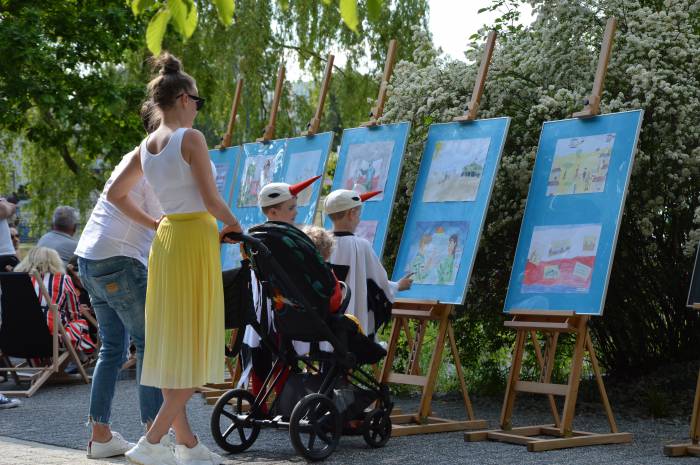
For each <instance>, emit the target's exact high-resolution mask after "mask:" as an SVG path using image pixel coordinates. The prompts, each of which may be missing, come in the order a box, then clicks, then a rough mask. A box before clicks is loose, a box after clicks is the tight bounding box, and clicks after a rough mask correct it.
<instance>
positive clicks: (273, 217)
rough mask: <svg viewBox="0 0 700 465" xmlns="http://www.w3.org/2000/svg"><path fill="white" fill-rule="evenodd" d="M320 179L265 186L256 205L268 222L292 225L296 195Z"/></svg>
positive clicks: (295, 210)
mask: <svg viewBox="0 0 700 465" xmlns="http://www.w3.org/2000/svg"><path fill="white" fill-rule="evenodd" d="M320 177H321V176H314V177H313V178H309V179H307V180H305V181H301V182H298V183H296V184H287V183H286V182H271V183H269V184H266V185H265V186H263V188H262V189H260V194H258V205H259V206H260V208H261V209H262V212H263V214H264V215H265V216H266V217H267V219H268V220H270V221H282V222H284V223H290V224H293V223H294V219H295V218H296V216H297V194H299V192H301V191H303V190H304V189H306V188H307V187H309V186H310V185H311V184H313V183H314V182H315V181H316V180H318V179H319V178H320Z"/></svg>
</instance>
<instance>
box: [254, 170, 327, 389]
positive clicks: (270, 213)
mask: <svg viewBox="0 0 700 465" xmlns="http://www.w3.org/2000/svg"><path fill="white" fill-rule="evenodd" d="M320 177H321V176H314V177H313V178H309V179H307V180H305V181H301V182H299V183H296V184H287V183H285V182H272V183H269V184H266V185H265V186H263V188H262V189H261V190H260V193H259V194H258V205H259V206H260V209H261V210H262V212H263V214H264V215H265V217H266V218H267V222H266V224H267V223H285V225H286V227H287V228H292V229H294V230H296V227H295V226H294V220H295V218H296V216H297V195H298V194H299V193H300V192H301V191H303V190H304V189H306V188H307V187H309V186H310V185H311V184H313V183H314V182H315V181H317V180H318V179H319V178H320ZM254 228H255V227H254ZM254 228H251V229H254ZM299 233H301V231H299ZM283 258H284V257H278V260H282V259H283ZM251 284H252V286H251V290H252V293H253V302H256V309H255V311H256V314H257V318H258V321H259V322H261V323H262V322H267V324H266V325H265V324H263V328H262V329H263V330H265V331H268V335H269V336H270V337H271V338H272V340H276V339H277V336H276V331H275V328H274V327H273V324H272V321H273V319H274V316H273V310H272V309H273V305H272V303H271V301H270V299H269V298H268V300H267V304H266V305H265V306H263V305H262V304H261V302H260V299H259V292H260V290H259V288H258V281H257V278H256V276H255V274H254V273H252V272H251ZM338 293H340V289H338ZM336 300H340V299H339V298H338V299H336ZM263 309H267V312H266V314H265V315H263V314H262V312H263ZM292 343H293V345H294V348H295V349H296V350H297V352H298V353H299V354H301V355H303V354H304V353H306V352H308V343H301V342H298V341H292ZM243 345H245V346H247V348H248V350H249V351H250V353H251V362H252V363H249V362H246V363H245V364H244V365H245V366H244V374H243V375H242V379H243V380H244V381H243V382H244V383H245V380H246V379H247V377H248V376H250V378H251V381H252V383H251V384H252V391H253V393H254V394H257V393H258V392H260V390H261V389H262V387H263V384H264V379H265V376H266V374H267V373H268V372H269V370H270V368H271V367H272V360H273V357H272V353H271V352H270V351H269V349H267V347H265V345H264V344H261V338H260V335H259V334H258V333H257V332H256V331H255V330H254V329H253V327H252V326H250V325H248V326H246V328H245V333H244V334H243ZM287 375H288V372H285V373H284V374H283V377H282V379H281V382H279V383H278V384H277V386H276V387H275V392H276V393H277V394H278V395H279V394H280V392H281V390H282V388H283V387H284V383H285V382H286V379H287Z"/></svg>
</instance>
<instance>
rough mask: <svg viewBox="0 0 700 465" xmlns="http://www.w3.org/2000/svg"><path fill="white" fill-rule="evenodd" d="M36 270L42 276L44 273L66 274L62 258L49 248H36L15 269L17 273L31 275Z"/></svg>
mask: <svg viewBox="0 0 700 465" xmlns="http://www.w3.org/2000/svg"><path fill="white" fill-rule="evenodd" d="M34 270H36V271H37V272H38V273H40V274H44V273H65V272H66V268H65V266H63V262H62V261H61V257H59V255H58V252H56V251H55V250H53V249H49V248H48V247H34V248H32V249H31V250H30V251H29V253H27V256H26V257H24V259H23V260H22V261H21V262H19V265H17V266H16V267H15V269H14V271H17V272H25V273H29V272H32V271H34Z"/></svg>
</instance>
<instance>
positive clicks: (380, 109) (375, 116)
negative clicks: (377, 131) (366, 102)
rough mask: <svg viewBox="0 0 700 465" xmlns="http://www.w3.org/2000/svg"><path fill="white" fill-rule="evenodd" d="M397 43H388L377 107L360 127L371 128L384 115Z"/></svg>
mask: <svg viewBox="0 0 700 465" xmlns="http://www.w3.org/2000/svg"><path fill="white" fill-rule="evenodd" d="M397 46H398V43H397V42H396V39H391V42H389V51H388V52H387V55H386V63H385V64H384V75H383V76H382V82H381V84H380V85H379V95H378V96H377V105H376V106H375V107H374V108H372V111H371V112H370V114H369V118H370V119H369V121H367V122H364V123H362V124H361V125H360V126H362V127H371V126H376V125H377V124H378V121H379V118H381V117H382V115H383V114H384V104H385V103H386V92H387V90H388V88H389V80H390V79H391V74H392V73H393V72H394V62H395V61H396V47H397Z"/></svg>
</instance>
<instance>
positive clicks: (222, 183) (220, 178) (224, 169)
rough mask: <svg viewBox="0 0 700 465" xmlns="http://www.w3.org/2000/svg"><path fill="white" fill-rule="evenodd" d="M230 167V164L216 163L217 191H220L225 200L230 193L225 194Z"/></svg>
mask: <svg viewBox="0 0 700 465" xmlns="http://www.w3.org/2000/svg"><path fill="white" fill-rule="evenodd" d="M230 166H231V164H230V163H214V167H215V168H216V179H215V182H216V190H218V191H219V194H221V197H223V198H224V199H228V192H224V190H225V189H226V176H227V175H228V170H229V167H230Z"/></svg>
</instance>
